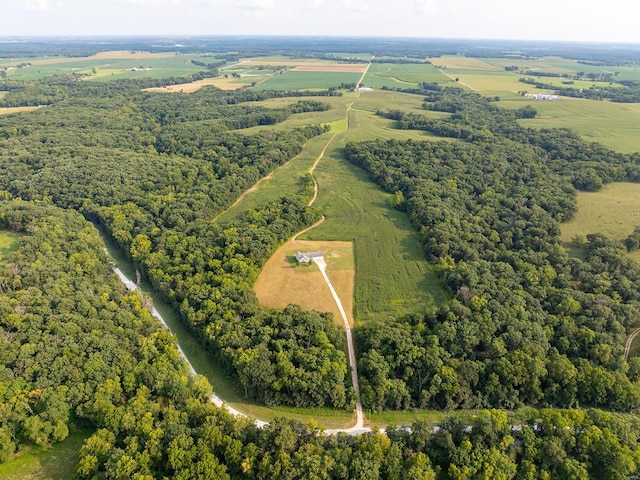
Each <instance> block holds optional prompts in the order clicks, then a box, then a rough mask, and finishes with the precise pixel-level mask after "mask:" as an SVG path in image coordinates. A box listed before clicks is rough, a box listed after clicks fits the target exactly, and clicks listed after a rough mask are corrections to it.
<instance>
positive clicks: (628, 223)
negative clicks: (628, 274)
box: [561, 183, 640, 260]
mask: <svg viewBox="0 0 640 480" xmlns="http://www.w3.org/2000/svg"><path fill="white" fill-rule="evenodd" d="M636 226H640V184H638V183H612V184H609V185H605V186H604V187H603V188H602V190H600V191H599V192H579V193H578V213H577V215H576V216H575V218H574V219H573V220H571V221H570V222H565V223H563V224H562V226H561V230H562V235H561V239H562V241H563V242H565V245H566V246H567V247H568V248H569V250H570V251H571V252H572V253H574V254H576V255H580V248H579V246H578V245H575V244H574V243H573V242H572V239H573V238H574V237H575V236H576V235H582V236H586V235H587V234H589V233H604V234H605V235H607V236H609V237H611V238H614V239H616V240H623V239H625V238H626V237H627V236H628V235H629V234H630V233H631V232H633V229H634V228H635V227H636ZM630 255H631V256H632V257H633V258H635V259H636V260H640V252H633V253H631V254H630Z"/></svg>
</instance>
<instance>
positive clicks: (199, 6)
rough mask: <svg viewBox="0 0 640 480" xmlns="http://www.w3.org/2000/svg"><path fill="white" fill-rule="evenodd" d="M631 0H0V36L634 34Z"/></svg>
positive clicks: (623, 38)
mask: <svg viewBox="0 0 640 480" xmlns="http://www.w3.org/2000/svg"><path fill="white" fill-rule="evenodd" d="M638 18H640V3H638V2H635V1H634V0H607V1H606V2H603V1H602V0H598V1H595V0H580V1H578V0H537V1H535V2H521V1H518V0H512V1H508V0H395V1H391V0H367V1H364V0H0V19H2V23H1V25H2V27H1V28H0V36H15V35H355V36H371V35H373V36H409V37H446V38H505V39H522V40H528V39H532V40H568V41H574V40H575V41H594V42H602V41H604V42H633V43H640V28H639V27H638V26H637V25H638Z"/></svg>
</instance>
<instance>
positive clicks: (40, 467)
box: [0, 430, 93, 480]
mask: <svg viewBox="0 0 640 480" xmlns="http://www.w3.org/2000/svg"><path fill="white" fill-rule="evenodd" d="M92 433H93V431H91V430H80V431H78V432H75V433H72V434H71V435H69V437H67V439H66V440H64V441H62V442H59V443H56V444H54V445H53V447H50V448H43V447H34V448H32V449H31V450H29V451H27V452H25V453H23V454H22V455H20V456H18V457H17V458H15V459H14V460H11V461H10V462H7V463H5V464H2V465H0V480H68V479H70V478H73V474H74V471H75V469H76V465H77V463H78V458H79V453H80V447H81V446H82V444H83V443H84V441H85V440H86V439H87V438H89V436H90V435H91V434H92Z"/></svg>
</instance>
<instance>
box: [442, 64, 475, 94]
mask: <svg viewBox="0 0 640 480" xmlns="http://www.w3.org/2000/svg"><path fill="white" fill-rule="evenodd" d="M438 71H439V72H440V73H441V74H443V75H444V76H446V77H449V78H450V79H451V80H453V81H454V82H456V83H458V84H460V85H462V86H463V87H467V88H468V89H469V90H471V91H473V92H475V91H476V89H475V88H473V87H472V86H470V85H467V84H466V83H462V82H461V81H460V80H456V79H455V78H454V77H452V76H451V75H449V74H448V73H446V72H445V71H443V70H442V69H440V68H438Z"/></svg>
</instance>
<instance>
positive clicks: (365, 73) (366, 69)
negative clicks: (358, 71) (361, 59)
mask: <svg viewBox="0 0 640 480" xmlns="http://www.w3.org/2000/svg"><path fill="white" fill-rule="evenodd" d="M374 58H376V56H375V55H372V56H371V60H369V63H367V67H366V68H365V69H364V72H362V76H361V77H360V80H358V83H356V90H358V89H359V88H360V85H362V81H363V80H364V77H365V76H366V75H367V72H368V71H369V67H370V66H371V62H372V61H373V59H374Z"/></svg>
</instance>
